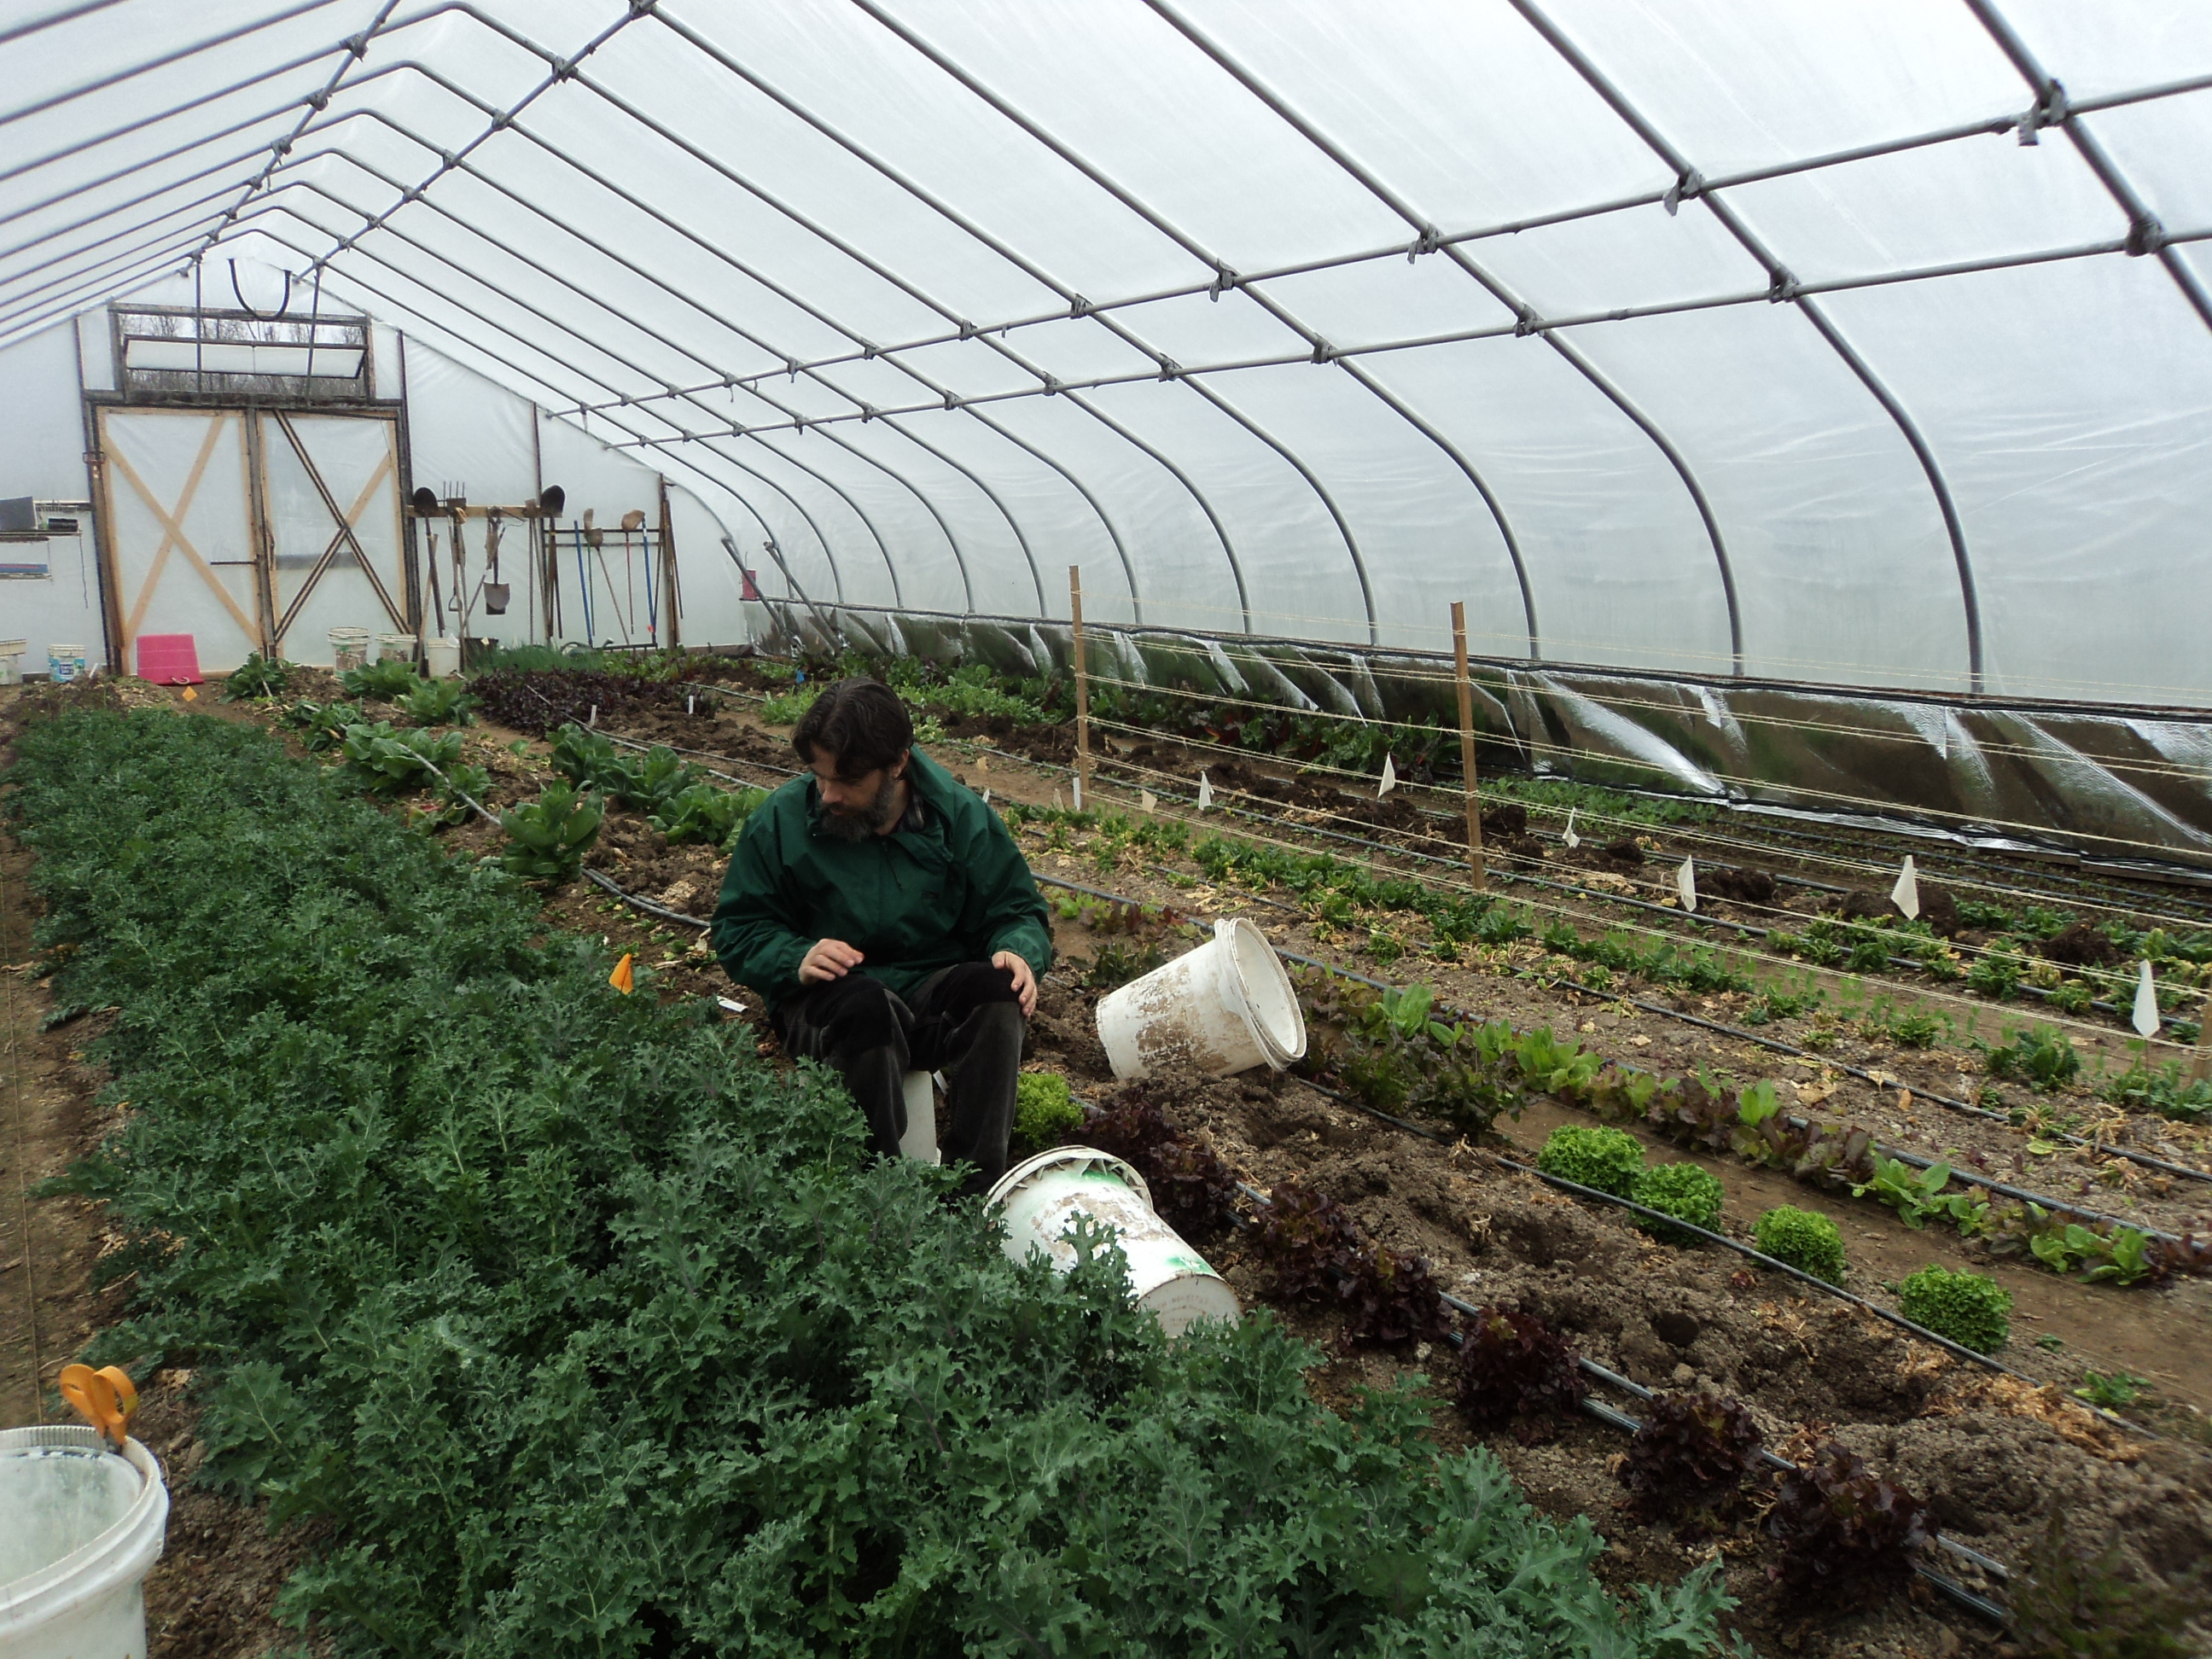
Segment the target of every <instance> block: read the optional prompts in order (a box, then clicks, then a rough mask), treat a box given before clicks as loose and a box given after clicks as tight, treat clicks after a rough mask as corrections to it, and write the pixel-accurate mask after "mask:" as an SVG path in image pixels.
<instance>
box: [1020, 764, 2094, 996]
mask: <svg viewBox="0 0 2212 1659" xmlns="http://www.w3.org/2000/svg"><path fill="white" fill-rule="evenodd" d="M1019 758H1022V759H1023V760H1024V763H1026V764H1028V765H1031V766H1040V767H1049V768H1050V769H1053V770H1054V771H1059V772H1073V770H1074V768H1073V767H1069V766H1063V765H1061V764H1060V763H1059V762H1057V761H1035V760H1029V759H1028V758H1027V757H1019ZM1125 787H1126V785H1125ZM1140 787H1149V786H1140ZM1154 793H1158V792H1157V791H1155V792H1154ZM1229 793H1236V794H1246V793H1249V792H1247V791H1244V790H1241V789H1240V790H1233V791H1230V792H1229ZM1166 799H1170V800H1174V801H1176V802H1177V803H1178V804H1182V801H1183V800H1184V799H1185V798H1184V797H1182V796H1177V795H1172V794H1170V795H1168V796H1167V797H1166ZM1222 811H1224V812H1225V813H1229V814H1233V815H1234V816H1236V817H1244V818H1250V819H1252V820H1254V821H1255V822H1256V823H1265V824H1268V825H1270V826H1272V827H1273V828H1275V829H1279V830H1290V831H1296V832H1297V833H1299V834H1304V835H1310V836H1328V838H1329V839H1331V840H1333V841H1341V842H1349V843H1351V844H1352V846H1355V847H1364V848H1368V849H1370V851H1373V852H1377V853H1388V854H1391V855H1392V856H1393V857H1397V858H1407V859H1414V860H1419V862H1421V863H1424V864H1436V865H1443V866H1447V867H1449V868H1457V867H1458V865H1459V860H1456V859H1448V858H1443V857H1441V856H1440V855H1438V854H1434V853H1424V852H1421V851H1419V849H1418V848H1410V847H1393V846H1391V845H1389V843H1388V842H1379V841H1376V840H1373V839H1371V838H1370V837H1368V836H1355V835H1352V834H1351V833H1350V832H1349V831H1346V830H1342V829H1328V828H1325V827H1324V826H1322V825H1320V824H1307V823H1301V824H1285V823H1284V821H1283V820H1282V819H1281V818H1280V817H1277V816H1275V815H1273V814H1270V813H1266V812H1256V811H1250V810H1249V809H1247V808H1243V807H1236V806H1229V807H1224V808H1223V809H1222ZM1716 867H1718V868H1723V869H1733V868H1735V867H1737V866H1732V865H1723V866H1716ZM1492 876H1493V878H1495V879H1496V880H1498V882H1500V883H1503V884H1512V883H1516V882H1517V883H1520V884H1522V885H1525V886H1530V887H1542V888H1547V889H1549V890H1552V891H1554V892H1561V893H1571V894H1573V895H1575V896H1577V897H1579V898H1585V899H1591V900H1595V901H1596V902H1600V903H1604V904H1625V905H1632V906H1634V907H1635V908H1638V909H1642V910H1650V911H1655V912H1656V913H1657V914H1659V915H1665V916H1670V917H1673V918H1675V919H1676V920H1678V921H1683V920H1688V921H1695V922H1696V923H1698V924H1699V925H1701V926H1705V927H1733V928H1735V930H1736V933H1738V935H1739V936H1741V935H1742V934H1746V933H1755V934H1757V935H1758V936H1759V937H1760V938H1761V939H1765V938H1767V937H1769V935H1770V934H1771V929H1769V928H1765V927H1756V926H1754V925H1753V924H1751V923H1748V922H1740V921H1714V920H1712V919H1711V918H1707V917H1703V916H1697V915H1694V913H1692V912H1687V911H1683V910H1680V909H1678V908H1675V907H1674V906H1672V905H1667V904H1655V903H1653V902H1651V901H1650V900H1649V899H1639V898H1635V897H1632V896H1629V895H1626V894H1623V893H1611V892H1606V891H1603V890H1600V889H1595V888H1587V887H1578V886H1576V885H1573V884H1569V883H1564V882H1555V881H1547V880H1546V879H1545V878H1542V877H1541V876H1528V875H1522V874H1519V873H1517V872H1514V871H1510V870H1493V871H1492ZM1843 890H1844V891H1849V889H1843ZM2021 896H2027V895H2021ZM2045 896H2048V895H2045ZM1808 920H1811V918H1808ZM1583 921H1590V922H1598V921H1600V919H1599V918H1597V917H1595V916H1585V917H1583ZM1692 942H1695V941H1692ZM1888 961H1889V964H1890V966H1892V967H1893V968H1904V969H1908V970H1911V971H1914V972H1917V971H1918V970H1919V968H1920V964H1919V963H1917V962H1916V961H1914V960H1913V959H1912V958H1911V957H1890V958H1888ZM1806 965H1807V967H1808V969H1818V964H1815V963H1808V964H1806ZM1826 971H1828V972H1837V971H1846V972H1847V971H1849V970H1848V969H1842V970H1839V969H1833V968H1831V969H1826ZM2015 988H2017V989H2018V990H2019V991H2021V993H2023V994H2026V995H2028V996H2032V997H2034V998H2037V999H2038V1000H2043V1001H2048V1000H2050V997H2051V993H2050V992H2049V991H2047V990H2045V988H2044V987H2041V986H2038V985H2021V986H2019V987H2015ZM2089 1006H2091V1007H2092V1008H2094V1009H2096V1010H2098V1011H2100V1012H2104V1013H2108V1014H2111V1015H2112V1016H2113V1018H2120V1017H2121V1015H2122V1014H2123V1013H2124V1012H2125V1011H2124V1010H2123V1009H2121V1008H2120V1007H2119V1006H2118V1005H2117V1004H2114V1003H2110V1002H2092V1003H2091V1004H2090V1005H2089Z"/></svg>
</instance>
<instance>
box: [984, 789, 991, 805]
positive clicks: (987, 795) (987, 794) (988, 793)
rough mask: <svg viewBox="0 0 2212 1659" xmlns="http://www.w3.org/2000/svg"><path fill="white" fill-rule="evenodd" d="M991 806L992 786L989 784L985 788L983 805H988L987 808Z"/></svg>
mask: <svg viewBox="0 0 2212 1659" xmlns="http://www.w3.org/2000/svg"><path fill="white" fill-rule="evenodd" d="M990 804H991V786H990V785H989V784H985V785H984V786H983V805H986V806H988V805H990Z"/></svg>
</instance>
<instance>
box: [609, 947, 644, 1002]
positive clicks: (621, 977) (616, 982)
mask: <svg viewBox="0 0 2212 1659" xmlns="http://www.w3.org/2000/svg"><path fill="white" fill-rule="evenodd" d="M636 960H637V956H636V953H635V951H623V959H622V960H621V961H620V962H618V963H615V970H614V972H612V973H611V974H609V975H607V983H608V984H610V985H611V986H613V987H615V989H616V990H617V991H620V992H621V993H622V994H623V995H624V996H628V995H629V994H630V993H631V992H632V991H635V989H637V973H636V970H635V969H634V968H633V967H632V965H631V964H632V963H635V962H636Z"/></svg>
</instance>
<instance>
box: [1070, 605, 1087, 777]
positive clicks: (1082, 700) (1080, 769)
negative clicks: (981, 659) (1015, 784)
mask: <svg viewBox="0 0 2212 1659" xmlns="http://www.w3.org/2000/svg"><path fill="white" fill-rule="evenodd" d="M1067 612H1068V617H1069V618H1070V620H1071V623H1072V624H1073V629H1072V631H1073V635H1074V657H1075V780H1076V784H1077V787H1078V788H1079V790H1080V792H1081V793H1082V795H1083V801H1081V802H1079V803H1077V804H1078V805H1083V804H1084V803H1085V802H1087V801H1088V800H1089V799H1090V798H1091V675H1090V669H1089V665H1087V664H1086V663H1085V661H1084V658H1083V567H1082V566H1081V565H1079V564H1072V565H1070V566H1068V567H1067Z"/></svg>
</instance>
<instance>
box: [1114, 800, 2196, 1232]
mask: <svg viewBox="0 0 2212 1659" xmlns="http://www.w3.org/2000/svg"><path fill="white" fill-rule="evenodd" d="M1179 804H1180V803H1179ZM1228 810H1229V811H1237V812H1238V814H1239V816H1241V817H1251V818H1255V819H1256V820H1258V821H1259V822H1261V823H1267V824H1269V825H1270V826H1271V827H1273V828H1275V829H1284V830H1309V831H1312V832H1315V833H1319V834H1322V835H1330V836H1337V837H1338V838H1339V839H1341V840H1346V841H1352V842H1359V843H1360V844H1361V845H1364V846H1367V847H1371V848H1375V849H1376V850H1377V851H1381V852H1395V851H1397V850H1398V849H1396V848H1389V847H1385V846H1384V845H1383V843H1382V842H1369V841H1364V839H1363V838H1362V837H1359V836H1347V835H1345V834H1343V832H1341V831H1336V830H1328V829H1318V828H1317V826H1309V825H1304V824H1295V825H1286V824H1285V823H1283V822H1282V821H1281V820H1280V819H1279V818H1274V817H1269V816H1267V814H1264V813H1258V812H1246V811H1240V809H1237V808H1234V807H1232V808H1230V809H1228ZM1411 856H1413V857H1414V858H1419V859H1423V860H1426V861H1428V862H1430V863H1434V864H1449V863H1451V862H1452V861H1451V860H1447V859H1439V858H1435V857H1433V856H1432V855H1431V854H1425V853H1414V854H1411ZM1505 879H1509V880H1527V879H1529V878H1522V877H1510V876H1509V877H1506V878H1505ZM1538 884H1539V885H1549V884H1544V883H1538ZM1562 890H1565V891H1573V892H1580V891H1582V890H1581V889H1576V888H1564V889H1562ZM1103 896H1108V897H1113V896H1114V895H1110V894H1109V895H1103ZM1248 896H1251V897H1261V895H1257V894H1249V895H1248ZM1597 896H1601V897H1606V898H1612V899H1614V900H1615V902H1629V903H1639V904H1640V903H1643V901H1641V900H1620V899H1619V898H1618V897H1617V896H1614V895H1597ZM1121 902H1125V903H1126V902H1127V900H1122V901H1121ZM1262 902H1273V903H1278V904H1279V903H1280V901H1275V900H1267V899H1265V898H1262ZM1281 908H1285V909H1295V908H1297V907H1295V906H1292V905H1282V906H1281ZM1644 908H1650V909H1657V910H1662V911H1664V912H1665V913H1666V914H1667V915H1676V916H1679V915H1681V912H1680V911H1677V910H1670V909H1668V908H1667V907H1666V906H1664V905H1645V906H1644ZM1300 914H1304V913H1303V912H1300ZM1724 925H1726V926H1730V927H1735V926H1738V925H1739V924H1736V923H1727V924H1724ZM1753 931H1759V932H1764V931H1765V930H1764V929H1759V930H1753ZM1892 960H1893V961H1895V960H1899V958H1892ZM1355 977H1356V975H1355ZM1552 982H1553V983H1554V984H1559V985H1565V986H1566V987H1569V988H1571V989H1573V990H1576V991H1579V992H1581V993H1583V994H1584V995H1586V996H1595V997H1602V998H1605V999H1607V1000H1613V1001H1620V1002H1627V1003H1630V1004H1632V1006H1636V1007H1638V1008H1642V1009H1644V1010H1646V1011H1647V1012H1651V1013H1656V1014H1662V1015H1664V1016H1665V1017H1667V1018H1669V1019H1677V1020H1681V1021H1684V1022H1685V1023H1686V1024H1692V1025H1701V1026H1704V1027H1705V1028H1706V1029H1707V1030H1714V1031H1719V1032H1722V1033H1723V1034H1725V1035H1727V1036H1733V1037H1741V1039H1742V1040H1743V1041H1745V1042H1753V1043H1757V1044H1758V1045H1759V1047H1761V1048H1771V1049H1773V1050H1774V1051H1775V1052H1777V1053H1778V1054H1796V1055H1797V1056H1799V1057H1801V1058H1803V1059H1809V1060H1819V1061H1820V1064H1822V1065H1824V1066H1832V1067H1833V1068H1834V1069H1835V1070H1838V1071H1840V1072H1844V1073H1848V1074H1850V1076H1853V1077H1856V1078H1858V1079H1861V1080H1862V1081H1863V1082H1867V1083H1873V1084H1875V1087H1877V1088H1881V1087H1883V1086H1885V1085H1881V1084H1880V1083H1878V1082H1875V1078H1874V1075H1873V1073H1869V1072H1867V1071H1865V1070H1863V1069H1862V1068H1860V1067H1858V1066H1851V1065H1849V1064H1847V1063H1846V1062H1844V1061H1841V1060H1826V1059H1825V1058H1823V1057H1821V1056H1820V1055H1816V1054H1812V1053H1811V1052H1810V1051H1808V1050H1807V1049H1803V1048H1796V1047H1794V1046H1792V1045H1791V1044H1789V1043H1786V1042H1781V1041H1779V1040H1778V1039H1777V1038H1773V1037H1764V1036H1759V1034H1758V1033H1757V1032H1755V1031H1747V1030H1742V1029H1741V1028H1740V1027H1737V1026H1734V1025H1726V1024H1721V1023H1720V1022H1718V1021H1716V1020H1709V1019H1701V1018H1699V1017H1698V1016H1697V1015H1694V1014H1687V1013H1683V1012H1680V1011H1678V1010H1676V1009H1673V1008H1668V1007H1665V1006H1662V1005H1660V1004H1657V1003H1651V1002H1644V1001H1642V1000H1638V999H1637V998H1634V997H1628V996H1622V995H1620V994H1616V993H1613V992H1610V991H1600V990H1596V989H1594V988H1593V987H1589V986H1587V985H1583V984H1582V983H1581V982H1580V981H1576V980H1571V979H1565V978H1553V981H1552ZM2034 988H2035V987H2029V986H2023V987H2021V989H2022V990H2029V991H2033V990H2034ZM2096 1006H2100V1007H2109V1006H2111V1005H2109V1004H2098V1005H2096ZM1915 1093H1916V1094H1917V1095H1918V1097H1919V1098H1921V1099H1923V1100H1929V1101H1933V1102H1934V1103H1936V1104H1937V1105H1938V1106H1941V1107H1942V1108H1943V1109H1945V1110H1946V1111H1953V1112H1960V1113H1963V1114H1965V1115H1967V1116H1969V1117H1979V1118H1984V1119H1987V1120H1988V1121H1990V1122H1993V1123H2005V1124H2008V1125H2009V1123H2010V1120H2009V1119H2008V1118H2006V1117H2005V1116H2004V1115H2002V1113H1998V1112H1992V1111H1990V1110H1989V1109H1987V1108H1986V1107H1981V1106H1975V1105H1972V1104H1970V1103H1967V1102H1966V1101H1963V1100H1959V1099H1956V1098H1954V1097H1952V1096H1949V1095H1942V1094H1936V1093H1935V1092H1933V1091H1929V1092H1926V1093H1921V1092H1920V1091H1915ZM2052 1133H2054V1134H2056V1135H2057V1138H2058V1139H2061V1140H2063V1141H2064V1142H2065V1143H2066V1144H2067V1145H2069V1146H2087V1147H2091V1148H2093V1149H2094V1150H2095V1151H2097V1152H2100V1153H2102V1154H2104V1155H2106V1156H2108V1157H2112V1158H2124V1159H2125V1160H2126V1161H2128V1162H2129V1163H2131V1164H2141V1165H2142V1166H2144V1167H2145V1168H2147V1169H2154V1170H2160V1171H2162V1172H2164V1173H2166V1174H2168V1175H2177V1176H2185V1177H2186V1178H2188V1179H2190V1180H2192V1181H2212V1171H2208V1170H2198V1169H2192V1168H2191V1167H2190V1166H2189V1165H2187V1164H2174V1163H2171V1162H2169V1161H2168V1160H2166V1159H2165V1158H2158V1157H2155V1156H2154V1155H2152V1154H2151V1153H2148V1152H2131V1151H2130V1150H2128V1149H2127V1148H2125V1147H2119V1146H2107V1145H2106V1144H2105V1143H2103V1142H2101V1141H2098V1140H2093V1139H2088V1138H2086V1137H2083V1136H2081V1135H2076V1134H2073V1133H2069V1132H2067V1131H2063V1130H2054V1131H2052ZM1905 1161H1906V1162H1907V1163H1911V1162H1913V1161H1914V1160H1913V1159H1912V1158H1911V1157H1907V1158H1905ZM1921 1167H1922V1168H1925V1167H1927V1164H1926V1162H1925V1161H1923V1163H1922V1164H1921ZM2062 1207H2066V1208H2069V1209H2073V1210H2074V1212H2075V1213H2076V1214H2087V1215H2093V1214H2096V1213H2097V1212H2094V1211H2084V1210H2081V1209H2080V1208H2079V1207H2078V1206H2062ZM2107 1219H2109V1218H2107ZM2126 1225H2133V1224H2132V1223H2129V1224H2126Z"/></svg>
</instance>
